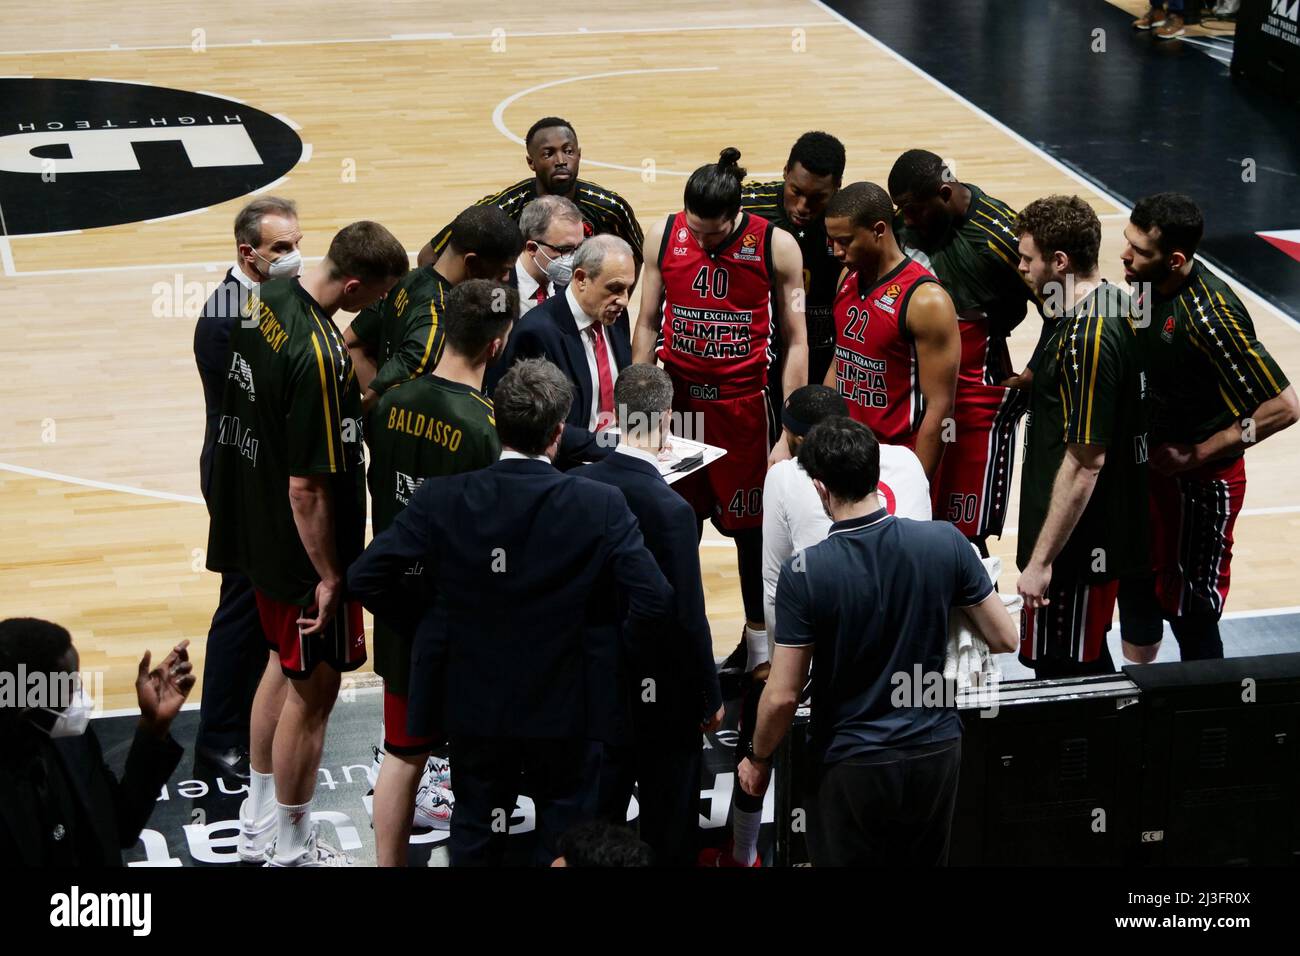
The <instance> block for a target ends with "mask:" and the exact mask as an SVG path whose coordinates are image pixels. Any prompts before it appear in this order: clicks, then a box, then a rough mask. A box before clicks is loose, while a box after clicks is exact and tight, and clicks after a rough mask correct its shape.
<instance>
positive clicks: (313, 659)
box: [254, 588, 366, 679]
mask: <svg viewBox="0 0 1300 956" xmlns="http://www.w3.org/2000/svg"><path fill="white" fill-rule="evenodd" d="M254 593H255V595H256V597H257V614H258V617H260V618H261V620H262V631H263V632H264V633H265V634H266V643H267V646H268V647H270V648H271V650H273V651H275V652H276V653H277V654H279V655H280V669H281V670H282V671H284V675H285V676H286V677H290V678H294V679H302V678H305V677H310V676H311V673H312V671H314V670H315V669H316V665H317V664H320V663H322V662H324V663H326V664H328V665H329V666H330V667H332V668H334V669H335V670H336V671H339V672H340V673H342V672H345V671H354V670H356V669H357V668H358V667H360V666H361V665H362V664H364V663H365V662H366V630H365V623H364V621H363V620H362V616H361V615H362V608H361V604H360V603H358V602H356V601H345V602H344V603H343V606H342V607H341V608H340V609H339V613H338V614H336V615H334V619H333V620H331V621H330V622H329V624H327V625H326V626H325V629H324V630H323V631H321V632H320V633H319V634H311V635H304V634H303V633H302V630H301V628H299V627H298V618H300V617H302V616H303V614H304V612H306V611H307V610H308V609H307V608H305V607H300V606H299V605H297V604H286V603H285V602H284V601H277V600H276V599H275V598H273V597H268V596H267V595H265V594H263V593H262V592H261V591H258V590H257V589H256V588H254Z"/></svg>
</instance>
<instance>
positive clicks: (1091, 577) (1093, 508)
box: [1016, 196, 1147, 679]
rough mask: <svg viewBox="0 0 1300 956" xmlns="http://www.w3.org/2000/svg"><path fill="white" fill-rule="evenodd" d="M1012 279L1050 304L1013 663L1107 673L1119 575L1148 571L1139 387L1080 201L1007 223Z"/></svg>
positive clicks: (1033, 399)
mask: <svg viewBox="0 0 1300 956" xmlns="http://www.w3.org/2000/svg"><path fill="white" fill-rule="evenodd" d="M1016 232H1017V233H1018V234H1019V236H1020V242H1019V250H1020V271H1021V273H1023V274H1024V276H1025V277H1026V279H1027V280H1028V281H1029V282H1031V283H1032V284H1033V286H1034V289H1035V290H1036V291H1037V292H1038V293H1039V294H1040V295H1042V296H1044V297H1045V303H1044V319H1043V331H1042V335H1041V336H1040V337H1039V340H1038V346H1037V348H1036V349H1035V350H1034V357H1033V359H1032V361H1031V363H1030V367H1031V369H1032V376H1029V375H1026V376H1025V378H1028V379H1029V386H1028V392H1029V421H1028V424H1027V425H1026V430H1025V464H1024V468H1023V471H1022V472H1021V482H1020V528H1019V542H1018V547H1017V551H1016V564H1017V566H1018V567H1019V568H1020V579H1019V580H1018V581H1017V582H1016V590H1017V591H1019V592H1020V594H1021V596H1022V597H1024V599H1025V608H1024V614H1023V617H1022V619H1021V620H1022V624H1021V637H1020V661H1021V663H1023V664H1024V665H1025V666H1026V667H1030V668H1033V670H1034V673H1035V674H1036V675H1037V676H1038V677H1039V678H1040V679H1048V678H1065V677H1076V676H1080V675H1084V674H1104V673H1111V672H1113V671H1114V670H1115V668H1114V665H1113V663H1112V660H1111V656H1110V650H1109V649H1108V647H1107V646H1106V632H1107V631H1108V630H1109V629H1110V621H1111V616H1112V615H1113V613H1114V611H1115V598H1116V593H1117V591H1118V588H1119V581H1120V579H1121V578H1125V577H1130V576H1133V575H1137V574H1141V573H1143V572H1144V571H1145V569H1146V566H1147V533H1146V531H1147V529H1146V507H1145V498H1146V481H1147V451H1146V450H1147V425H1146V419H1147V415H1146V404H1147V402H1146V379H1145V376H1144V374H1143V372H1142V358H1141V353H1140V352H1139V350H1138V343H1137V336H1136V333H1135V331H1134V329H1133V327H1132V326H1131V325H1130V323H1129V318H1128V316H1129V309H1130V303H1129V298H1128V296H1127V295H1126V294H1125V293H1123V292H1122V291H1120V289H1119V288H1118V287H1116V286H1113V285H1110V284H1108V283H1107V282H1106V281H1105V280H1104V279H1102V278H1101V273H1100V271H1099V270H1098V267H1097V250H1098V249H1099V248H1100V246H1101V221H1100V220H1098V218H1097V214H1096V213H1095V212H1094V211H1093V209H1092V207H1091V206H1089V205H1088V204H1087V203H1086V202H1084V201H1083V200H1082V199H1080V198H1079V197H1078V196H1048V197H1046V198H1045V199H1036V200H1034V201H1033V202H1031V203H1030V204H1029V205H1028V206H1026V207H1025V209H1024V211H1023V212H1022V213H1021V214H1020V216H1019V217H1018V218H1017V220H1016Z"/></svg>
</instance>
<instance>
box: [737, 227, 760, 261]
mask: <svg viewBox="0 0 1300 956" xmlns="http://www.w3.org/2000/svg"><path fill="white" fill-rule="evenodd" d="M735 258H737V259H743V260H745V261H746V262H758V260H759V255H758V236H756V235H754V234H753V233H752V232H747V233H745V237H744V238H743V239H741V240H740V248H739V249H737V250H736V253H735Z"/></svg>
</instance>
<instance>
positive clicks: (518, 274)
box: [515, 252, 555, 315]
mask: <svg viewBox="0 0 1300 956" xmlns="http://www.w3.org/2000/svg"><path fill="white" fill-rule="evenodd" d="M526 255H528V253H527V252H521V253H520V254H519V258H518V259H516V260H515V284H516V285H517V286H518V288H519V314H520V315H524V314H525V313H527V312H528V310H529V309H535V308H536V307H537V306H539V305H541V303H540V302H538V301H537V290H538V289H540V288H541V287H542V286H543V285H545V286H546V295H547V297H548V298H549V297H550V296H553V295H555V287H554V286H552V285H551V282H550V280H549V279H545V280H543V281H542V282H540V283H539V282H538V281H537V280H536V279H534V278H533V277H532V274H531V273H529V271H528V269H527V267H526V266H525V265H524V256H526Z"/></svg>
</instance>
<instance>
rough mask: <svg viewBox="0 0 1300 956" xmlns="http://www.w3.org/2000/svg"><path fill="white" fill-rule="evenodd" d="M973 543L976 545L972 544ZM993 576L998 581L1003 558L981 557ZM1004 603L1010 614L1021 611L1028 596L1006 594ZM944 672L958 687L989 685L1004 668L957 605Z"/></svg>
mask: <svg viewBox="0 0 1300 956" xmlns="http://www.w3.org/2000/svg"><path fill="white" fill-rule="evenodd" d="M971 547H972V548H973V547H975V546H974V545H971ZM980 560H981V561H983V563H984V570H985V571H986V572H988V576H989V580H990V581H992V582H993V583H994V584H995V585H996V584H997V581H998V575H999V574H1001V573H1002V559H1001V558H981V559H980ZM999 596H1000V597H1001V598H1002V606H1003V607H1005V608H1006V610H1007V613H1008V614H1013V615H1019V614H1020V609H1021V607H1022V606H1023V605H1024V599H1023V598H1021V597H1020V595H1019V594H1010V595H1008V594H1002V595H999ZM943 676H944V679H945V680H951V681H956V683H957V689H958V690H959V691H960V690H967V689H969V688H971V687H987V686H989V685H991V684H995V683H997V682H998V681H999V680H1001V679H1002V670H1001V668H999V667H998V665H997V660H996V659H995V658H994V656H993V655H992V654H990V653H989V646H988V644H987V643H986V642H985V640H984V637H983V635H981V634H980V633H978V632H977V631H976V630H975V625H974V624H972V623H971V619H970V617H969V616H968V615H967V614H966V612H965V611H963V610H961V609H960V608H957V609H955V610H953V612H952V614H950V615H949V616H948V649H947V653H946V654H945V655H944V661H943Z"/></svg>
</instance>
